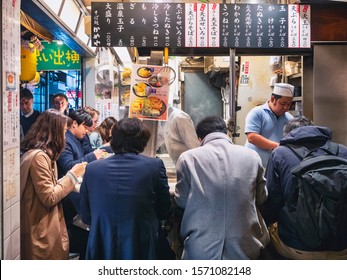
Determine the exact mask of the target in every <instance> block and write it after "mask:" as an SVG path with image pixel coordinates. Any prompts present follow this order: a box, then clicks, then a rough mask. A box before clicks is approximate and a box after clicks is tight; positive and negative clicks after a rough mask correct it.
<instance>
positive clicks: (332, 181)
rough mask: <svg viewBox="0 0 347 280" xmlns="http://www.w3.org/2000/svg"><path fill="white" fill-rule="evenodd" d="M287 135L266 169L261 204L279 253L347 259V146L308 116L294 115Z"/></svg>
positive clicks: (276, 254) (277, 255)
mask: <svg viewBox="0 0 347 280" xmlns="http://www.w3.org/2000/svg"><path fill="white" fill-rule="evenodd" d="M284 135H285V136H284V138H283V139H282V140H281V141H280V146H279V147H277V148H276V149H274V150H273V152H272V154H271V157H270V160H269V164H268V166H267V169H266V179H267V188H268V191H269V195H268V199H267V201H266V202H265V203H264V204H263V206H262V207H261V212H262V214H263V216H264V219H265V221H266V223H267V225H268V226H269V231H270V235H271V246H270V247H271V248H272V249H274V251H273V253H274V256H273V257H274V258H280V259H281V258H285V259H347V234H346V233H347V147H346V146H344V145H342V144H336V143H334V142H332V141H331V138H332V132H331V130H330V129H329V128H327V127H321V126H315V125H313V124H312V122H311V121H310V120H308V119H307V118H305V117H298V118H294V119H292V120H290V121H289V122H288V124H287V125H286V126H285V128H284ZM319 156H320V157H319ZM324 172H326V174H325V173H324ZM329 176H330V177H329ZM307 181H308V182H307ZM310 181H311V183H310ZM310 184H311V185H310ZM319 188H321V189H323V193H320V192H319V191H322V190H319ZM324 189H325V190H324ZM327 190H328V192H327ZM324 192H325V193H324ZM329 192H330V193H329ZM330 194H334V195H335V198H336V199H335V200H334V199H332V198H330V197H328V196H329V195H330ZM317 201H318V202H317ZM334 223H335V224H334Z"/></svg>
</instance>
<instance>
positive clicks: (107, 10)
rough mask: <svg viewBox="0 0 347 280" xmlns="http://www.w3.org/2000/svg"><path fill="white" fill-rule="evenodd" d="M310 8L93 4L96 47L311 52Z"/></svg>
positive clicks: (204, 4) (235, 5)
mask: <svg viewBox="0 0 347 280" xmlns="http://www.w3.org/2000/svg"><path fill="white" fill-rule="evenodd" d="M310 32H311V31H310V6H309V5H298V4H293V5H280V4H274V5H266V4H216V3H214V4H208V3H185V4H184V3H179V4H177V3H116V2H92V45H93V46H94V47H175V48H177V47H193V48H199V47H204V48H209V47H227V48H310V47H311V46H310V45H311V42H310V39H311V38H310Z"/></svg>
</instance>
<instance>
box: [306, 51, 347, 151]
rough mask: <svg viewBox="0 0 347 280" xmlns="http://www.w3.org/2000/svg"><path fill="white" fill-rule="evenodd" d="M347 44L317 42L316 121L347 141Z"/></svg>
mask: <svg viewBox="0 0 347 280" xmlns="http://www.w3.org/2000/svg"><path fill="white" fill-rule="evenodd" d="M346 79H347V45H315V46H314V63H313V121H314V123H315V124H316V125H322V126H327V127H329V128H330V129H332V131H333V140H334V141H336V142H339V143H342V144H344V145H347V126H346V122H347V81H346Z"/></svg>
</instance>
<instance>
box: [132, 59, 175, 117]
mask: <svg viewBox="0 0 347 280" xmlns="http://www.w3.org/2000/svg"><path fill="white" fill-rule="evenodd" d="M170 69H171V68H168V67H167V66H153V65H143V64H134V65H133V68H132V75H131V87H130V100H129V117H130V118H131V117H137V118H139V119H145V120H155V121H166V120H167V115H168V101H169V86H170V83H169V80H168V78H167V75H166V74H167V73H168V72H165V71H167V70H169V71H170Z"/></svg>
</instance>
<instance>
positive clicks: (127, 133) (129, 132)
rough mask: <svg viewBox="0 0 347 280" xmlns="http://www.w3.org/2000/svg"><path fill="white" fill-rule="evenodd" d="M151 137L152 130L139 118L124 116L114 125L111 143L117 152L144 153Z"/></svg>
mask: <svg viewBox="0 0 347 280" xmlns="http://www.w3.org/2000/svg"><path fill="white" fill-rule="evenodd" d="M150 137H151V132H150V131H149V130H148V129H147V128H146V127H145V126H144V125H143V123H142V121H140V120H139V119H138V118H124V119H121V120H120V121H119V122H118V124H117V125H115V126H113V128H112V139H111V143H110V145H111V148H112V150H113V152H114V153H115V154H118V153H126V152H130V153H142V152H143V151H144V149H145V147H146V146H147V143H148V140H149V138H150Z"/></svg>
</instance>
